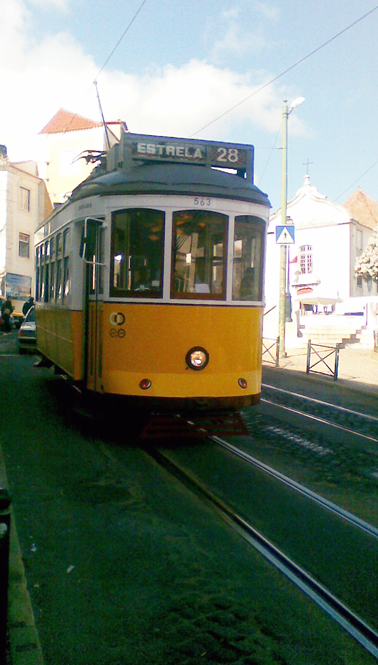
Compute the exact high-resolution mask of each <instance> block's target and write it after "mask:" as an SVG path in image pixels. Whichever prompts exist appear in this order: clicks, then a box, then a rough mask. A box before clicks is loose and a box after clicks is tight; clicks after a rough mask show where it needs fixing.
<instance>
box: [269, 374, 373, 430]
mask: <svg viewBox="0 0 378 665" xmlns="http://www.w3.org/2000/svg"><path fill="white" fill-rule="evenodd" d="M261 402H262V403H263V404H268V405H270V406H273V407H275V408H277V409H281V410H282V411H286V412H290V413H292V414H296V415H298V416H300V417H302V418H305V419H308V420H310V421H312V422H313V423H315V424H323V425H326V426H328V427H331V428H334V429H337V430H340V431H343V432H345V433H346V434H351V435H354V436H358V437H361V439H365V440H366V441H370V442H373V443H378V417H376V416H374V415H372V414H367V413H362V412H361V411H356V410H354V409H349V408H346V407H343V406H340V405H336V404H332V403H329V402H326V401H324V400H320V399H316V398H313V397H309V396H307V395H300V394H299V393H296V392H293V391H289V390H284V389H283V388H278V387H276V386H272V385H269V384H263V396H262V397H261Z"/></svg>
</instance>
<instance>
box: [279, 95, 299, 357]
mask: <svg viewBox="0 0 378 665" xmlns="http://www.w3.org/2000/svg"><path fill="white" fill-rule="evenodd" d="M304 100H305V99H304V97H297V99H295V100H294V101H293V103H292V105H291V106H290V109H288V106H287V100H286V99H285V100H284V103H283V107H282V181H281V225H282V226H283V227H286V225H287V127H288V118H289V115H290V113H291V112H292V111H294V109H296V108H298V106H300V105H301V104H303V102H304ZM280 251H281V253H280V301H279V323H278V334H279V340H280V341H279V350H280V354H281V355H282V354H283V355H285V353H286V352H285V323H286V296H287V294H286V284H287V282H286V273H287V245H281V250H280Z"/></svg>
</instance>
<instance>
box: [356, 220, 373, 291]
mask: <svg viewBox="0 0 378 665" xmlns="http://www.w3.org/2000/svg"><path fill="white" fill-rule="evenodd" d="M354 272H355V274H356V276H357V277H362V279H365V280H367V279H369V278H370V279H372V280H373V281H374V282H378V226H377V227H376V229H375V231H374V233H373V235H372V236H371V238H369V241H368V244H367V245H366V247H365V249H364V251H363V252H362V254H360V256H359V257H358V258H357V259H356V263H355V264H354Z"/></svg>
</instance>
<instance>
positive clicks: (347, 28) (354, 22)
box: [190, 5, 378, 138]
mask: <svg viewBox="0 0 378 665" xmlns="http://www.w3.org/2000/svg"><path fill="white" fill-rule="evenodd" d="M377 9H378V5H376V6H375V7H373V9H371V10H370V11H368V12H367V13H366V14H364V15H363V16H360V18H358V19H357V20H356V21H353V23H351V24H350V25H348V26H347V27H346V28H344V29H343V30H341V31H340V32H338V33H337V34H336V35H334V36H333V37H331V38H330V39H327V41H326V42H324V44H321V45H320V46H318V47H317V48H316V49H314V50H313V51H311V53H308V54H307V55H305V56H304V57H303V58H301V59H300V60H298V61H297V62H296V63H294V64H293V65H291V66H290V67H288V68H287V69H285V71H284V72H281V74H278V75H277V76H275V77H274V78H272V79H271V80H270V81H268V82H267V83H264V85H262V86H260V87H259V88H257V90H255V91H254V92H252V93H251V94H250V95H248V96H247V97H244V99H242V100H240V102H238V103H237V104H234V106H231V108H229V109H228V110H227V111H224V113H221V115H218V116H217V117H216V118H214V120H211V121H210V122H208V123H207V124H206V125H204V126H203V127H201V129H198V130H197V131H196V132H194V133H193V134H191V136H190V138H193V136H196V135H197V134H199V133H200V132H202V131H203V130H204V129H207V128H208V127H210V125H213V124H214V123H215V122H218V120H221V118H224V116H226V115H228V114H229V113H231V111H234V110H235V109H236V108H238V107H239V106H241V105H242V104H244V103H245V102H247V101H248V100H249V99H251V98H252V97H254V96H255V95H257V94H258V93H259V92H261V91H262V90H265V88H267V87H268V86H269V85H271V84H272V83H275V82H276V81H278V79H280V78H282V76H284V75H285V74H287V73H288V72H291V71H292V70H293V69H295V67H298V65H300V64H301V63H302V62H304V61H305V60H308V59H309V58H311V56H313V55H315V53H318V51H321V49H323V48H324V47H325V46H328V44H330V43H331V42H333V41H335V39H337V38H338V37H340V36H341V35H343V34H344V33H345V32H347V31H348V30H350V29H351V28H353V27H354V26H355V25H357V23H360V21H363V20H364V19H365V18H366V17H367V16H369V15H370V14H372V13H373V12H375V11H376V10H377Z"/></svg>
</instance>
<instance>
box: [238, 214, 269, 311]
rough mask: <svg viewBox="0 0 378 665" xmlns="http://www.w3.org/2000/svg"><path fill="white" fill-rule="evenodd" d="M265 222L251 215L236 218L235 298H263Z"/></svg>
mask: <svg viewBox="0 0 378 665" xmlns="http://www.w3.org/2000/svg"><path fill="white" fill-rule="evenodd" d="M263 242H264V223H263V222H262V221H261V220H260V219H258V218H257V217H252V216H251V215H239V216H238V217H236V218H235V235H234V260H233V270H232V299H233V300H255V301H256V300H257V301H260V300H262V267H263V251H264V247H263Z"/></svg>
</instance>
